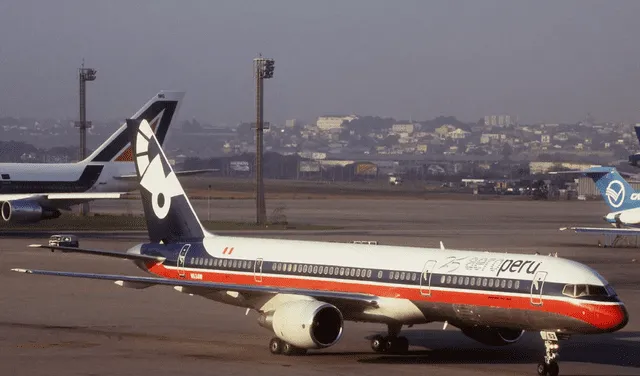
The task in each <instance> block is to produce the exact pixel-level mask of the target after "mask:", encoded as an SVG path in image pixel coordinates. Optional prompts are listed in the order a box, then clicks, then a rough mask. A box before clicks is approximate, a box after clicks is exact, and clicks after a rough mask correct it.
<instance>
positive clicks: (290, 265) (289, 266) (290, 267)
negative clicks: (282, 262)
mask: <svg viewBox="0 0 640 376" xmlns="http://www.w3.org/2000/svg"><path fill="white" fill-rule="evenodd" d="M292 269H293V265H292V264H287V271H288V272H290V271H291V270H292Z"/></svg>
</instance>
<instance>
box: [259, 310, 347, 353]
mask: <svg viewBox="0 0 640 376" xmlns="http://www.w3.org/2000/svg"><path fill="white" fill-rule="evenodd" d="M258 323H259V324H260V325H261V326H263V327H265V328H267V329H271V330H273V332H274V333H275V334H276V336H278V338H280V339H282V340H284V341H287V342H289V343H290V344H292V345H294V346H296V347H300V348H303V349H321V348H324V347H329V346H332V345H334V344H336V343H337V342H338V340H340V337H342V327H343V319H342V313H341V312H340V310H339V309H338V308H336V307H335V306H333V305H331V304H329V303H323V302H319V301H317V300H300V301H293V302H288V303H284V304H283V305H281V306H279V307H278V308H277V309H276V310H275V311H273V312H270V313H267V314H263V315H262V316H260V317H259V318H258Z"/></svg>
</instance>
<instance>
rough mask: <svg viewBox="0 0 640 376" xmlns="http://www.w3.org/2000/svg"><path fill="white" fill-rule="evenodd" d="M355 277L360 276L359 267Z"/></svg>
mask: <svg viewBox="0 0 640 376" xmlns="http://www.w3.org/2000/svg"><path fill="white" fill-rule="evenodd" d="M356 277H360V269H358V270H357V271H356Z"/></svg>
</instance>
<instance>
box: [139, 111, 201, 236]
mask: <svg viewBox="0 0 640 376" xmlns="http://www.w3.org/2000/svg"><path fill="white" fill-rule="evenodd" d="M127 128H128V135H129V140H130V141H131V145H132V147H133V160H134V162H135V166H136V174H137V176H138V181H139V182H140V196H141V197H142V206H143V209H144V215H145V218H146V220H147V230H148V232H149V240H150V241H151V242H155V243H163V244H170V243H181V242H198V241H202V239H203V238H204V237H207V236H211V234H209V233H208V232H207V231H206V230H205V229H204V227H203V226H202V223H200V220H199V219H198V216H197V215H196V212H195V210H193V207H192V206H191V203H190V202H189V199H188V198H187V195H186V194H185V192H184V190H183V189H182V185H181V184H180V182H179V181H178V178H177V177H176V174H175V172H174V171H173V168H172V167H171V165H170V164H169V161H168V159H167V156H166V155H165V154H164V151H163V150H162V147H161V146H160V143H159V142H158V139H157V138H156V135H155V134H154V132H153V130H152V129H151V127H150V125H149V122H148V121H147V120H142V121H141V120H132V119H127Z"/></svg>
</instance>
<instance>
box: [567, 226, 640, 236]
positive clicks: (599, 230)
mask: <svg viewBox="0 0 640 376" xmlns="http://www.w3.org/2000/svg"><path fill="white" fill-rule="evenodd" d="M566 230H572V231H575V232H577V233H578V232H582V233H589V234H601V235H626V236H640V228H638V229H635V228H615V227H611V228H607V227H561V228H560V231H566Z"/></svg>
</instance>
